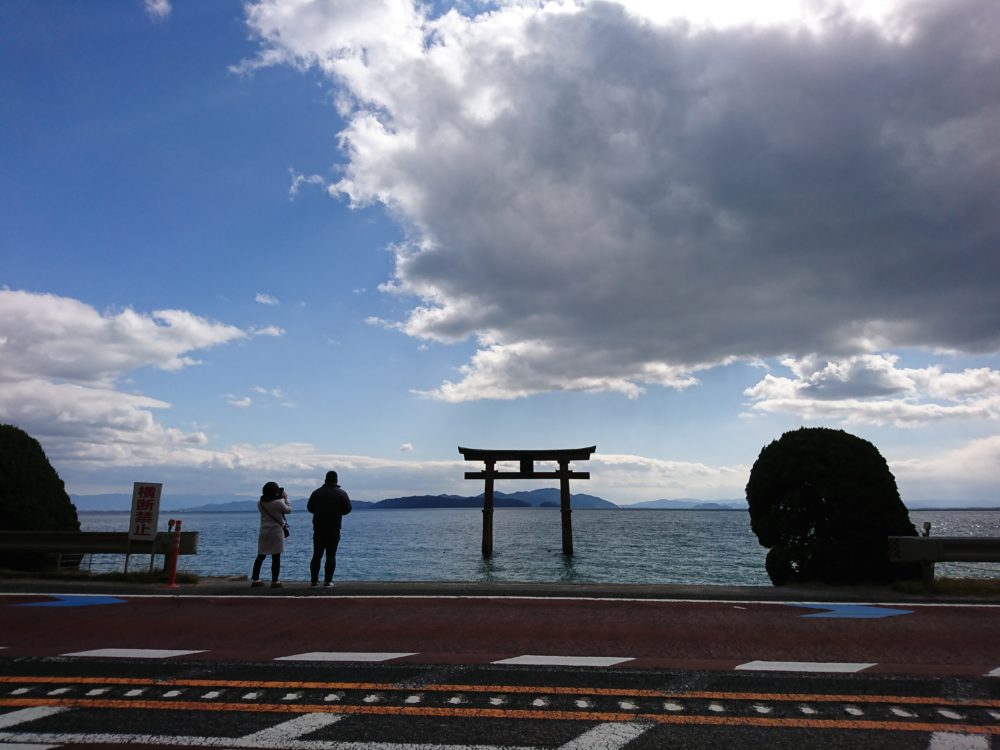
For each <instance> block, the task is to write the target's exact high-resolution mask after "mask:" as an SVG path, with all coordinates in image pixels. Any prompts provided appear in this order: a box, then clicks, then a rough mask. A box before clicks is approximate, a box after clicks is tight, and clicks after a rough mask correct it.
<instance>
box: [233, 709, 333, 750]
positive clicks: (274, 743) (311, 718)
mask: <svg viewBox="0 0 1000 750" xmlns="http://www.w3.org/2000/svg"><path fill="white" fill-rule="evenodd" d="M342 718H343V716H342V715H341V714H303V715H302V716H296V717H295V718H294V719H289V720H288V721H283V722H281V723H280V724H276V725H275V726H273V727H268V728H267V729H262V730H261V731H259V732H254V733H253V734H248V735H246V736H245V737H240V739H239V746H240V747H282V746H285V745H286V744H287V743H288V741H289V740H295V739H298V738H299V737H301V736H302V735H304V734H309V733H310V732H315V731H316V730H317V729H322V728H323V727H328V726H330V725H331V724H336V723H337V722H338V721H340V720H341V719H342Z"/></svg>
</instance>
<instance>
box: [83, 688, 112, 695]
mask: <svg viewBox="0 0 1000 750" xmlns="http://www.w3.org/2000/svg"><path fill="white" fill-rule="evenodd" d="M106 692H108V688H94V689H93V690H88V691H87V696H88V697H93V696H95V695H104V694H105V693H106Z"/></svg>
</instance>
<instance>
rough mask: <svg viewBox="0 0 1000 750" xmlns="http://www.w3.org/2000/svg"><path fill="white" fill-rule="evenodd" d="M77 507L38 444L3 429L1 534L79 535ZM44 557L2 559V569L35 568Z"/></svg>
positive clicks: (10, 427) (0, 441)
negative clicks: (43, 533)
mask: <svg viewBox="0 0 1000 750" xmlns="http://www.w3.org/2000/svg"><path fill="white" fill-rule="evenodd" d="M79 530H80V522H79V520H78V519H77V516H76V507H75V506H74V505H73V503H72V502H70V499H69V495H67V494H66V488H65V486H64V485H63V481H62V479H60V478H59V475H58V474H57V473H56V470H55V469H53V468H52V464H50V463H49V459H48V458H47V457H46V456H45V451H43V450H42V446H41V445H39V444H38V441H37V440H35V439H34V438H33V437H31V436H30V435H29V434H28V433H26V432H25V431H24V430H21V429H19V428H17V427H14V426H13V425H9V424H4V425H0V531H79ZM43 562H44V556H40V555H23V554H20V555H9V554H8V555H0V567H5V568H25V567H27V568H33V567H37V566H39V565H40V564H42V563H43Z"/></svg>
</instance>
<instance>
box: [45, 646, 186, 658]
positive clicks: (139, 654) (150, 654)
mask: <svg viewBox="0 0 1000 750" xmlns="http://www.w3.org/2000/svg"><path fill="white" fill-rule="evenodd" d="M203 653H205V652H204V650H199V651H181V650H175V649H166V648H96V649H94V650H92V651H74V652H73V653H70V654H63V656H93V657H98V658H102V659H170V658H171V657H174V656H188V655H189V654H203Z"/></svg>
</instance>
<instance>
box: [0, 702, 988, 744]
mask: <svg viewBox="0 0 1000 750" xmlns="http://www.w3.org/2000/svg"><path fill="white" fill-rule="evenodd" d="M0 706H5V707H11V708H29V707H38V706H63V707H70V708H107V709H119V710H120V709H132V710H136V709H139V710H143V709H148V710H161V711H217V712H218V711H225V712H242V713H299V714H302V713H336V714H369V715H392V716H420V717H428V716H433V717H443V718H463V719H520V720H536V721H539V720H541V721H593V722H602V723H603V722H625V721H636V720H637V719H641V720H647V721H652V722H656V723H658V724H674V725H693V726H731V727H738V726H750V727H767V728H789V729H825V730H868V731H871V730H880V731H893V732H957V733H963V734H983V735H1000V726H981V725H976V724H956V723H953V722H950V723H947V724H935V723H931V722H900V721H859V720H855V719H844V720H841V719H795V718H785V719H783V718H766V717H755V716H691V715H688V716H677V715H660V714H637V713H623V712H613V711H532V710H523V709H518V710H514V709H511V710H503V709H495V708H435V707H430V706H426V707H413V706H398V707H396V706H331V705H302V704H286V703H267V704H259V703H258V704H244V703H201V702H198V701H125V700H88V699H85V698H65V699H45V698H4V699H0Z"/></svg>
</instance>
